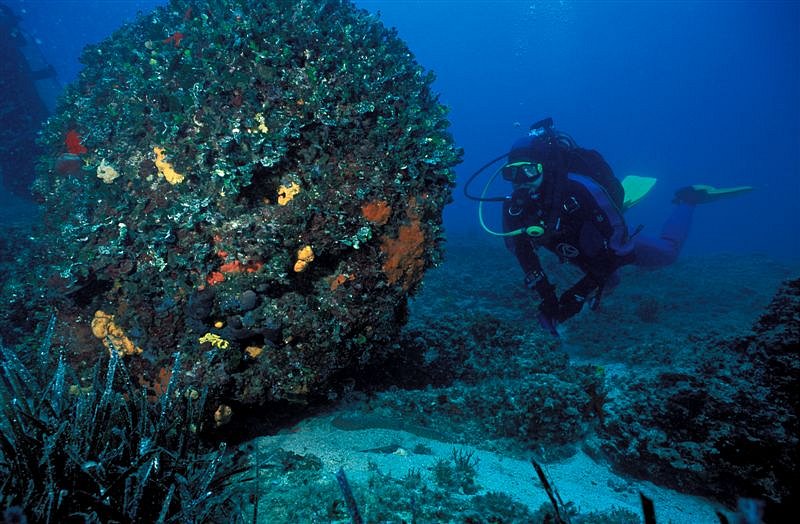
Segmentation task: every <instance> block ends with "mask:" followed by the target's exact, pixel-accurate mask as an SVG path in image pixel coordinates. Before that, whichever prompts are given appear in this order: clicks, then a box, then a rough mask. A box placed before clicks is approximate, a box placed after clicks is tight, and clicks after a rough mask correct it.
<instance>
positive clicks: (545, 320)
mask: <svg viewBox="0 0 800 524" xmlns="http://www.w3.org/2000/svg"><path fill="white" fill-rule="evenodd" d="M537 318H538V320H539V326H540V327H541V328H542V329H543V330H545V331H547V332H548V333H549V334H551V335H553V336H554V337H558V330H556V327H557V326H558V322H556V319H555V318H553V317H550V316H548V315H546V314H544V312H542V311H540V312H539V316H538V317H537Z"/></svg>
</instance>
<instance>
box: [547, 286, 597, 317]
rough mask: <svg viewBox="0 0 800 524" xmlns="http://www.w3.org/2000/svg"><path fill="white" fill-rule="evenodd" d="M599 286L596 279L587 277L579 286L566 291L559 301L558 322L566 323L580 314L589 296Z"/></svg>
mask: <svg viewBox="0 0 800 524" xmlns="http://www.w3.org/2000/svg"><path fill="white" fill-rule="evenodd" d="M599 286H600V284H599V283H598V281H597V279H596V278H595V277H593V276H591V275H586V276H584V277H583V278H582V279H581V280H580V281H579V282H578V283H577V284H575V285H574V286H572V287H571V288H569V289H568V290H566V291H565V292H564V294H563V295H561V298H560V299H559V301H558V316H557V317H556V318H557V319H558V321H559V322H564V321H565V320H567V319H569V318H572V317H574V316H575V315H577V314H578V313H580V311H581V309H583V305H584V304H585V303H586V301H587V299H588V298H589V295H590V294H591V293H592V292H593V291H594V290H596V289H597V288H598V287H599Z"/></svg>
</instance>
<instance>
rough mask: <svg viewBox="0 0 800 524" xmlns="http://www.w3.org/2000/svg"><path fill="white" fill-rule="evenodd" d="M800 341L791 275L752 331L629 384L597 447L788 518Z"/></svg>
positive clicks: (640, 470)
mask: <svg viewBox="0 0 800 524" xmlns="http://www.w3.org/2000/svg"><path fill="white" fill-rule="evenodd" d="M798 347H800V279H793V280H787V281H786V282H784V284H783V286H782V287H781V289H780V290H779V291H778V293H777V294H776V295H775V297H774V298H773V300H772V302H771V303H770V305H769V306H768V307H767V309H766V311H765V313H764V314H763V315H762V316H761V317H760V318H759V320H758V321H757V322H756V323H755V325H754V326H753V329H752V333H750V334H747V335H743V336H740V337H736V338H732V339H729V340H722V341H719V342H718V343H717V344H713V345H706V346H704V347H702V348H699V347H698V348H697V349H698V351H696V353H695V354H696V356H695V358H694V359H690V360H687V361H685V362H684V363H683V364H682V365H681V366H680V367H678V368H674V369H672V370H663V369H661V370H657V371H655V372H653V373H652V374H647V375H644V376H643V375H639V376H638V377H637V378H634V377H633V376H631V377H628V378H627V379H625V380H624V381H622V382H621V383H620V384H619V385H620V391H619V393H618V394H616V395H615V396H614V401H613V402H612V403H609V404H608V406H607V410H608V413H607V416H606V417H605V418H606V421H605V424H604V425H603V426H602V427H601V429H600V431H599V442H595V444H596V445H597V447H598V449H599V450H602V452H603V453H604V454H606V455H607V456H608V457H609V458H610V459H611V461H612V462H614V463H615V464H617V465H618V466H619V467H620V468H622V469H624V470H626V471H629V472H632V473H635V474H636V475H638V476H642V477H644V478H649V479H651V480H654V481H656V482H659V483H662V484H664V485H668V486H672V487H674V488H676V489H680V490H683V491H689V492H694V493H701V494H703V495H708V496H712V497H715V498H718V499H720V500H723V501H725V502H728V503H732V502H734V501H735V499H736V498H737V497H740V496H749V497H755V498H758V499H762V500H764V501H767V502H770V503H772V504H774V507H775V508H780V514H781V515H785V516H788V515H789V514H792V511H794V509H793V510H791V511H790V510H789V508H790V507H792V505H793V504H796V502H795V497H796V496H797V493H798V489H797V488H798V486H797V479H796V474H795V473H796V471H797V468H798V466H799V465H800V453H799V452H798V449H800V448H799V447H798V444H800V442H799V441H798V435H800V421H799V420H798V412H800V402H798V397H797V385H798V383H799V381H800V355H798ZM795 509H796V508H795ZM775 511H778V510H777V509H776V510H775ZM772 518H773V519H774V518H779V516H778V515H772Z"/></svg>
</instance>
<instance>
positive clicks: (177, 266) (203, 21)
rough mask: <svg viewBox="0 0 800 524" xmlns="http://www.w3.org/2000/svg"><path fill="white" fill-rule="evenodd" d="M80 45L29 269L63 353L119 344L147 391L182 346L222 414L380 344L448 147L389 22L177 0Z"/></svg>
mask: <svg viewBox="0 0 800 524" xmlns="http://www.w3.org/2000/svg"><path fill="white" fill-rule="evenodd" d="M82 61H83V63H84V64H85V66H86V67H85V69H84V70H83V71H82V73H81V74H80V78H79V80H78V82H77V83H76V84H75V85H72V86H70V87H69V88H68V89H67V92H66V95H65V96H64V98H63V100H62V103H61V105H60V108H59V109H58V111H57V114H56V115H55V116H54V117H52V118H51V119H50V120H49V121H48V122H47V124H46V127H45V129H44V132H43V138H42V146H43V148H44V150H45V154H44V156H43V157H42V159H41V161H40V162H39V166H38V177H37V181H36V183H35V191H36V194H37V195H38V197H39V198H40V200H41V202H42V204H43V207H44V211H45V227H44V231H43V233H42V234H41V235H40V236H39V238H38V240H39V242H40V243H41V244H42V245H46V246H47V249H46V250H43V251H46V252H43V253H41V259H40V260H37V261H36V262H35V263H32V264H31V267H32V268H34V270H35V272H36V280H38V281H39V282H42V283H46V285H47V291H46V296H45V297H44V298H43V299H42V300H38V301H37V302H38V303H40V304H41V305H43V306H44V307H43V308H42V309H47V310H49V309H53V310H55V311H56V314H57V323H56V325H57V328H56V333H55V335H54V338H53V340H54V343H55V344H58V345H61V346H63V347H65V348H67V350H68V352H69V354H70V357H69V358H70V360H71V361H72V362H73V363H74V364H76V365H77V366H78V367H84V368H88V366H90V365H91V364H92V363H93V362H95V361H96V360H97V358H98V355H100V354H102V353H103V352H108V351H115V352H117V353H119V354H120V355H122V356H124V357H125V359H126V365H127V366H128V367H129V368H130V369H131V370H132V372H133V373H134V374H135V376H137V377H138V379H139V380H140V382H141V383H142V384H146V385H150V386H151V387H157V384H158V381H159V380H160V379H159V377H160V376H162V375H163V374H164V370H165V369H168V364H167V363H168V362H170V361H171V360H172V355H173V354H174V353H175V352H180V353H182V355H183V356H184V358H183V362H185V363H186V366H185V368H184V369H183V372H184V373H186V374H187V376H189V377H191V378H192V379H193V381H194V382H195V383H197V384H199V385H205V386H209V387H210V390H211V392H210V394H211V398H214V399H217V402H218V405H217V406H216V408H215V409H216V413H217V415H218V416H217V421H218V423H220V424H221V423H223V422H225V421H226V420H228V419H229V418H230V415H231V413H232V412H235V411H236V410H237V406H255V405H260V404H262V403H264V402H265V401H270V400H281V399H283V400H286V399H288V400H297V401H302V400H304V399H305V398H307V397H308V396H311V395H314V394H324V392H325V388H326V384H327V383H328V382H329V381H330V379H331V377H332V376H333V375H334V374H335V373H337V372H338V371H340V370H342V369H345V368H348V367H350V366H353V365H356V364H358V363H363V362H366V361H368V360H369V359H370V356H371V354H372V353H373V352H374V351H376V349H378V348H382V347H385V346H386V345H387V344H388V343H389V342H390V341H391V340H393V339H394V337H395V336H396V334H397V332H398V330H399V328H400V326H401V325H402V324H403V322H404V319H405V317H406V301H407V298H408V297H409V296H410V295H412V294H413V293H414V292H415V291H416V290H417V288H418V286H419V284H420V282H421V280H422V276H423V274H424V272H425V270H426V269H427V268H429V267H432V266H434V265H436V264H437V263H438V262H439V260H440V257H441V243H442V227H441V212H442V208H443V207H444V205H445V204H446V203H447V202H448V201H449V200H450V198H451V190H452V186H453V181H454V172H453V166H454V165H455V164H457V163H458V161H459V157H460V151H459V150H458V149H457V148H456V147H455V146H454V143H453V140H452V137H451V136H450V134H449V132H448V125H449V123H448V121H447V119H446V108H445V107H444V106H442V105H441V104H439V103H438V101H437V97H436V96H435V94H434V93H433V92H432V90H431V83H432V81H433V74H432V73H430V72H426V71H425V70H423V69H422V67H421V66H419V65H418V64H417V63H416V61H415V60H414V57H413V55H412V54H411V52H410V51H409V50H408V48H407V47H406V46H405V44H404V43H403V42H402V41H401V40H400V39H399V38H398V36H397V34H396V32H395V31H394V30H391V29H387V28H386V27H385V26H384V25H383V24H382V23H381V22H380V21H379V20H378V19H377V18H376V17H374V16H373V15H371V14H369V13H367V12H366V11H363V10H359V9H357V8H355V7H354V6H353V5H352V4H351V3H350V2H348V1H325V2H316V1H308V0H301V1H284V0H273V1H269V2H247V1H242V0H224V1H215V2H208V3H204V2H195V1H185V0H174V1H172V2H170V4H169V5H168V6H166V7H163V8H159V9H156V10H155V11H154V12H153V13H151V14H148V15H144V16H140V17H139V18H138V19H137V20H136V21H135V22H133V23H130V24H128V25H126V26H124V27H122V28H121V29H119V30H118V31H116V32H115V33H113V35H112V36H111V37H110V38H108V39H107V40H105V41H103V42H102V43H100V44H98V45H96V46H90V47H88V48H87V49H86V50H85V51H84V53H83V55H82ZM26 309H28V310H30V309H29V307H27V306H26ZM12 342H13V340H12Z"/></svg>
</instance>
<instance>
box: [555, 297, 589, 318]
mask: <svg viewBox="0 0 800 524" xmlns="http://www.w3.org/2000/svg"><path fill="white" fill-rule="evenodd" d="M585 303H586V296H585V295H581V294H579V293H574V292H572V291H567V292H566V293H564V294H563V295H561V299H559V301H558V315H557V317H556V318H558V320H559V321H560V322H564V321H565V320H567V319H570V318H572V317H574V316H575V315H577V314H578V313H580V311H581V309H583V305H584V304H585Z"/></svg>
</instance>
